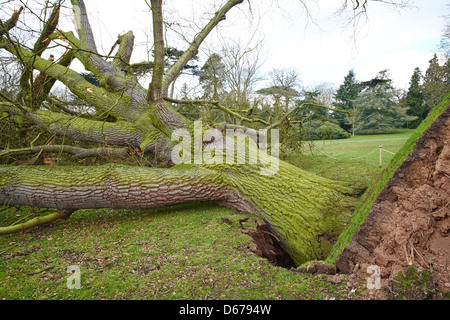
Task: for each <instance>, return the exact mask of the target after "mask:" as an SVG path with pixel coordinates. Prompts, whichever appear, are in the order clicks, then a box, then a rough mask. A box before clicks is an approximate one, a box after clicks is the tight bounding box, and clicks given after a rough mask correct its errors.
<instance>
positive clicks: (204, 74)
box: [198, 53, 226, 100]
mask: <svg viewBox="0 0 450 320" xmlns="http://www.w3.org/2000/svg"><path fill="white" fill-rule="evenodd" d="M225 69H226V67H225V64H224V63H223V61H222V57H221V56H220V55H219V54H217V53H213V54H211V55H210V56H209V58H208V60H206V62H205V64H204V65H203V67H202V68H201V69H200V71H199V72H198V76H199V80H200V83H201V84H202V88H203V98H209V99H212V100H218V99H219V94H220V93H221V91H223V87H224V81H225V79H224V76H225V72H226V70H225Z"/></svg>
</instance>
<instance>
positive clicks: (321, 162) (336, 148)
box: [286, 129, 414, 187]
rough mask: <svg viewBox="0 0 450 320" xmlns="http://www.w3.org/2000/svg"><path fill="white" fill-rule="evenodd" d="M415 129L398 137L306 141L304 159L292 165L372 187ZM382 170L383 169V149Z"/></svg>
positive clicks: (367, 136)
mask: <svg viewBox="0 0 450 320" xmlns="http://www.w3.org/2000/svg"><path fill="white" fill-rule="evenodd" d="M413 133H414V130H408V129H402V130H400V132H399V133H396V134H380V135H362V136H354V137H351V138H348V139H342V140H322V141H312V142H304V143H303V149H302V153H303V155H302V156H301V157H298V156H290V157H288V158H287V159H286V160H287V161H289V162H291V163H292V164H294V165H296V166H298V167H300V168H302V169H305V170H307V171H310V172H314V173H316V174H318V175H321V176H323V177H326V178H330V179H334V180H341V181H348V182H351V183H354V184H356V185H361V186H366V187H367V186H369V185H370V184H372V183H373V182H374V181H375V180H376V178H377V176H378V175H379V174H380V173H381V172H382V171H383V169H384V168H386V166H387V165H388V164H389V163H390V161H391V160H392V158H393V157H394V154H393V153H396V152H397V151H398V150H400V148H401V147H402V146H403V144H404V143H405V142H406V141H407V140H408V138H409V137H410V136H411V135H412V134H413ZM379 146H382V147H383V150H385V151H383V152H382V157H381V159H382V167H381V168H379V162H380V151H379V150H380V149H379Z"/></svg>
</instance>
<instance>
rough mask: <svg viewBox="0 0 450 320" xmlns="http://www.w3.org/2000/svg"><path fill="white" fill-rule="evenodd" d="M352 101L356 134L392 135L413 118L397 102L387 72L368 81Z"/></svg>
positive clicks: (396, 94) (396, 95)
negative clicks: (355, 110)
mask: <svg viewBox="0 0 450 320" xmlns="http://www.w3.org/2000/svg"><path fill="white" fill-rule="evenodd" d="M364 84H366V88H365V89H364V90H363V92H362V93H361V94H360V95H359V97H358V98H357V99H356V100H355V101H354V103H355V106H356V108H357V109H358V114H357V115H356V121H355V131H356V133H358V134H376V133H394V132H396V131H397V130H398V129H399V128H401V127H402V126H403V125H404V123H405V122H406V121H411V120H413V119H415V117H412V116H408V115H407V114H406V107H402V106H401V105H400V104H399V102H398V99H397V97H398V92H397V90H396V89H395V88H394V87H393V86H392V80H391V79H389V78H388V75H387V71H386V70H385V71H382V72H380V73H379V74H378V76H377V77H376V78H374V79H372V80H370V81H366V82H364Z"/></svg>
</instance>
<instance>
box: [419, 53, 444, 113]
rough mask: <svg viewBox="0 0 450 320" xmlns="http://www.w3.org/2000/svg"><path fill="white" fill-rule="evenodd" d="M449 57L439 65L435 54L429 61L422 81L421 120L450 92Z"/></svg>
mask: <svg viewBox="0 0 450 320" xmlns="http://www.w3.org/2000/svg"><path fill="white" fill-rule="evenodd" d="M449 60H450V57H445V61H444V63H443V64H442V65H441V64H440V63H439V58H438V56H437V54H434V56H433V58H432V59H431V60H430V61H429V65H428V68H427V70H426V72H425V76H424V79H423V95H424V99H425V108H424V114H423V115H422V118H424V117H426V115H427V114H428V113H429V112H430V109H431V108H432V107H433V106H435V105H436V104H437V103H438V102H439V101H441V100H442V99H443V97H444V96H445V95H446V94H447V93H448V92H449V91H450V61H449Z"/></svg>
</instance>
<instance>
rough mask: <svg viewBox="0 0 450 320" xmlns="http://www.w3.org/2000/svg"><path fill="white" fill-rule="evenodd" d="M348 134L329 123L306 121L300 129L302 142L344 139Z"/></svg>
mask: <svg viewBox="0 0 450 320" xmlns="http://www.w3.org/2000/svg"><path fill="white" fill-rule="evenodd" d="M349 137H350V133H348V132H347V131H345V130H344V129H342V128H341V127H340V126H339V125H337V124H335V123H332V122H329V121H325V122H324V121H318V120H314V121H308V122H306V123H304V124H303V127H302V140H333V139H346V138H349Z"/></svg>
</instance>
